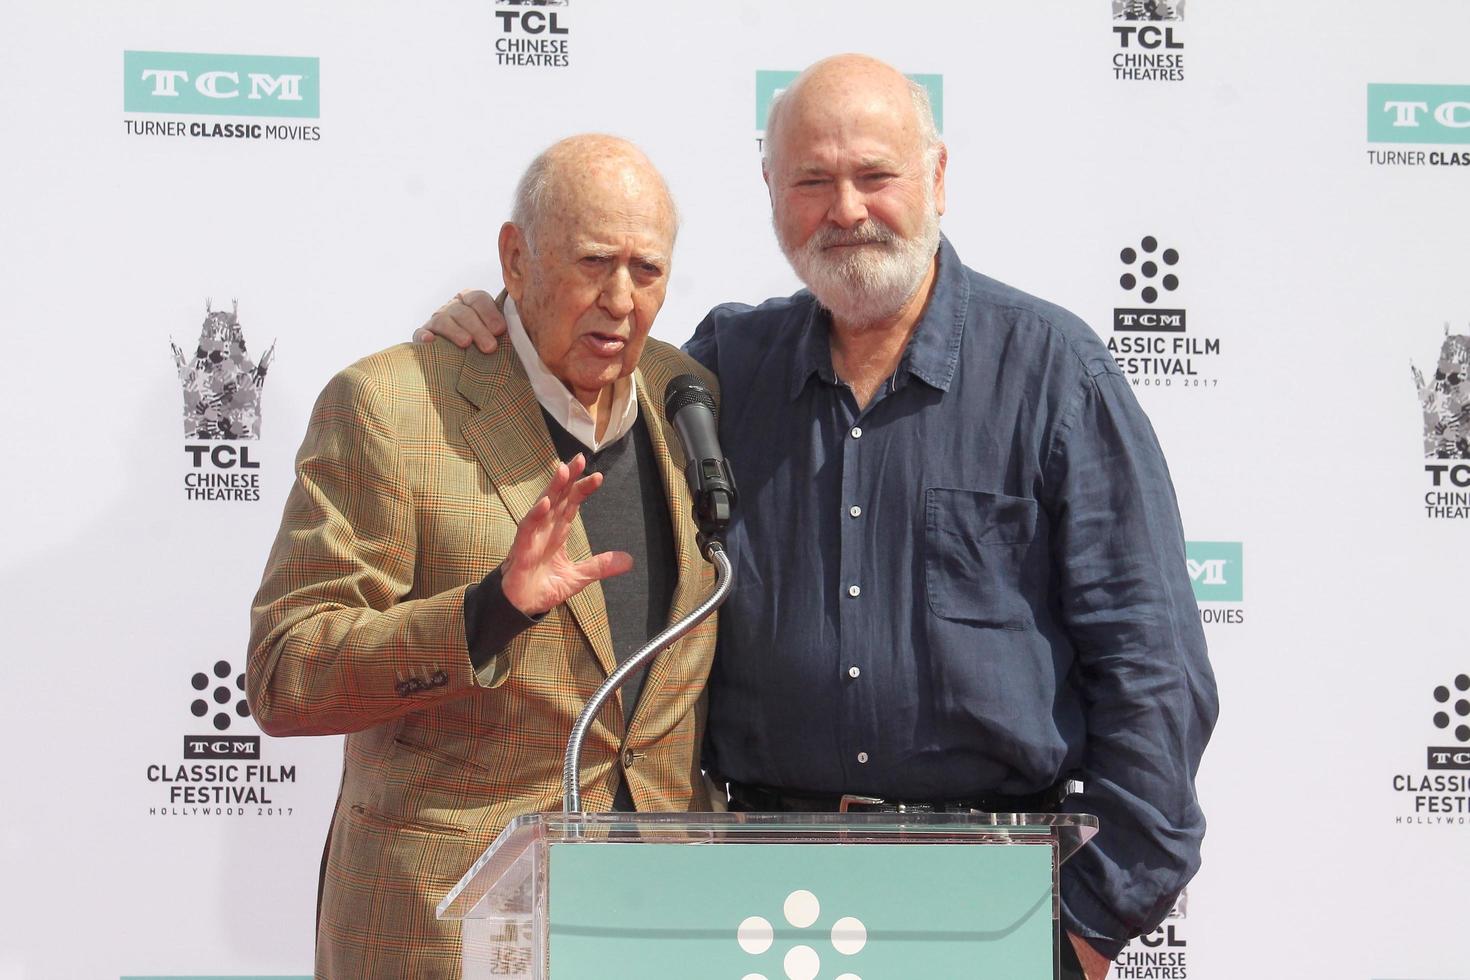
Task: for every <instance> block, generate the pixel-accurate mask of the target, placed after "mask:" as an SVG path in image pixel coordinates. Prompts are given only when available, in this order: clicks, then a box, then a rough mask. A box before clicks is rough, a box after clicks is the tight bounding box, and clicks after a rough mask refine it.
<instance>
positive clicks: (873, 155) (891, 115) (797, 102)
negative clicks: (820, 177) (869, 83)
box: [774, 88, 923, 168]
mask: <svg viewBox="0 0 1470 980" xmlns="http://www.w3.org/2000/svg"><path fill="white" fill-rule="evenodd" d="M897 96H898V97H896V95H895V93H893V92H891V91H887V90H871V89H869V90H856V91H849V92H845V93H843V92H834V93H832V94H831V97H830V98H824V97H823V91H822V90H821V89H817V90H815V91H812V90H809V89H806V88H803V89H801V90H799V91H798V92H797V93H796V94H795V95H794V96H793V98H792V101H791V104H790V105H789V106H785V107H783V111H782V113H781V114H780V115H779V117H778V118H777V126H778V129H779V132H778V133H777V134H776V137H777V138H776V142H775V147H774V151H775V153H774V156H775V159H776V160H777V161H778V162H779V163H778V165H779V166H781V167H783V168H790V167H800V166H804V165H806V164H807V163H809V162H810V161H809V158H810V157H813V156H819V155H823V154H832V153H840V154H842V155H843V156H845V157H859V158H869V159H872V160H874V161H879V160H882V161H887V162H889V163H890V164H900V163H904V162H909V161H916V160H918V159H920V158H921V157H922V155H923V147H922V145H921V140H920V134H919V127H918V125H917V122H916V120H915V118H914V108H913V102H912V99H911V98H910V96H909V95H908V94H907V92H901V93H897Z"/></svg>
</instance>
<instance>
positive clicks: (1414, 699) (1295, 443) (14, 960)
mask: <svg viewBox="0 0 1470 980" xmlns="http://www.w3.org/2000/svg"><path fill="white" fill-rule="evenodd" d="M0 13H3V16H0V22H3V33H0V39H3V49H4V54H3V57H0V139H3V146H4V150H3V152H0V275H3V280H0V281H3V289H0V314H3V324H4V330H5V338H4V352H5V354H4V357H3V358H0V372H3V384H0V419H4V428H5V433H6V434H5V437H4V446H5V449H4V459H5V463H6V466H5V478H4V480H3V491H0V493H3V514H4V518H5V527H6V534H5V539H6V546H5V549H4V552H3V559H0V597H3V598H0V603H3V607H4V610H5V615H4V619H3V633H0V644H3V648H4V662H5V665H6V668H7V669H6V674H7V678H8V680H7V683H6V684H5V685H4V693H3V695H0V697H3V705H4V708H3V710H0V745H3V751H4V776H5V778H4V782H3V787H4V789H3V799H4V806H3V818H0V883H3V884H0V978H6V980H9V978H22V977H24V978H32V977H35V978H54V977H107V978H111V977H132V976H223V975H231V976H239V975H244V974H250V975H272V976H290V975H302V974H306V973H309V972H310V969H311V962H312V919H313V906H314V895H315V887H316V876H317V861H318V857H319V854H320V848H321V844H322V840H323V837H324V834H325V831H326V827H327V821H328V816H329V814H330V811H331V806H332V803H333V799H334V796H335V793H336V788H337V781H338V775H339V759H340V744H339V742H338V740H336V739H332V738H318V739H296V740H282V739H272V738H268V737H262V736H261V734H260V732H259V730H258V729H257V728H256V727H255V725H254V724H253V722H252V720H251V719H250V717H249V715H248V707H247V706H246V704H245V702H244V693H243V690H242V682H241V676H242V672H243V670H244V657H245V639H246V632H247V611H248V605H249V601H250V598H251V596H252V595H253V594H254V590H255V588H256V585H257V582H258V580H259V576H260V572H261V568H262V565H263V563H264V559H265V555H266V552H267V549H268V547H269V544H270V542H271V539H272V537H273V535H274V532H275V528H276V525H277V522H278V520H279V517H280V512H281V506H282V502H283V500H284V497H285V495H286V492H287V489H288V488H289V486H290V483H291V460H292V456H293V453H294V451H295V449H296V447H297V445H298V443H299V441H300V439H301V435H302V431H303V428H304V425H305V422H306V418H307V413H308V409H309V407H310V405H311V403H312V401H313V400H314V398H315V396H316V394H317V392H318V391H319V390H320V389H321V387H322V385H323V384H324V383H325V381H326V380H327V378H328V377H329V376H330V375H331V374H332V373H333V372H335V371H336V370H337V369H338V368H340V367H342V366H343V365H345V364H347V363H349V362H351V361H353V360H355V359H356V358H358V357H360V356H362V355H364V354H366V353H369V352H371V351H373V350H376V349H379V348H382V347H384V346H387V345H389V344H392V343H395V342H399V341H402V340H404V339H406V338H407V337H408V335H409V333H410V330H411V328H413V327H415V326H417V325H418V324H419V323H421V322H422V321H423V320H424V319H425V317H426V315H427V314H428V313H429V312H430V311H432V310H433V309H434V308H435V307H436V306H438V305H439V303H440V302H442V301H443V300H444V299H445V298H446V297H448V296H449V295H450V294H451V293H453V292H454V290H456V289H458V288H461V287H465V286H483V287H487V288H495V287H497V285H498V278H497V273H496V265H495V259H494V244H495V234H496V229H497V227H498V225H499V223H500V222H501V221H502V220H503V219H504V217H505V216H506V214H507V213H508V210H509V201H510V196H511V189H512V185H513V183H514V181H515V179H516V177H517V175H518V174H519V172H520V170H521V169H522V168H523V167H524V166H525V164H526V163H527V162H528V161H529V159H530V158H531V156H532V155H534V153H536V152H537V151H538V150H540V149H541V148H542V147H544V146H545V145H546V144H548V143H550V142H551V141H553V140H554V139H556V138H558V137H561V136H563V135H566V134H568V133H573V132H578V131H585V130H601V131H608V132H613V133H618V134H621V135H624V136H627V137H629V138H631V139H633V140H634V141H636V142H637V143H639V144H640V145H642V146H643V147H644V148H645V149H646V150H647V151H648V152H649V154H650V155H651V156H652V158H653V159H654V161H655V162H656V163H657V164H658V165H659V166H660V167H661V168H662V169H663V170H664V172H665V173H666V174H667V175H668V178H669V181H670V183H671V185H672V187H673V189H674V192H675V194H676V196H677V198H678V200H679V204H680V207H681V209H682V212H683V215H684V218H685V224H684V228H683V231H682V233H681V235H680V239H679V251H678V255H677V257H676V262H675V266H674V277H673V282H672V288H671V289H670V292H669V300H668V303H667V305H666V306H665V308H664V312H663V313H662V315H661V316H660V317H659V320H658V324H657V326H656V327H655V333H656V334H657V335H658V336H661V337H663V338H664V339H667V340H672V341H676V342H678V341H682V340H683V339H684V338H685V337H687V335H688V333H689V332H690V330H691V329H692V328H693V326H694V324H695V323H697V322H698V321H699V319H700V317H701V316H702V315H703V313H704V311H705V310H707V309H708V308H709V307H710V306H712V305H713V304H715V303H717V302H720V301H724V300H730V299H740V300H747V301H758V300H760V299H762V298H764V297H766V296H770V295H774V294H784V293H787V292H790V291H791V290H793V289H794V288H795V287H796V283H795V280H794V278H793V276H792V274H791V273H790V271H789V270H788V268H787V267H786V265H785V263H784V261H783V260H782V258H781V255H780V253H779V251H778V249H777V247H776V245H775V241H774V238H773V236H772V234H771V231H770V226H769V218H768V208H767V200H766V195H765V191H764V188H763V186H762V184H761V180H760V170H759V163H758V149H759V141H760V135H761V133H760V127H761V125H762V119H763V113H764V107H765V106H764V103H765V101H766V100H767V99H768V98H769V96H770V93H771V92H773V91H775V90H776V89H778V88H780V87H781V86H782V85H783V84H784V83H785V81H786V80H787V79H789V77H790V73H791V72H794V71H795V70H797V69H800V68H801V67H803V66H805V65H807V64H809V63H810V62H812V61H813V60H815V59H817V58H819V57H821V56H824V55H827V54H831V53H835V52H839V51H845V50H859V51H865V52H870V53H872V54H875V55H877V56H879V57H881V58H884V59H886V60H888V61H890V62H892V63H893V64H895V65H897V66H899V67H900V68H902V69H903V70H904V71H906V72H910V73H912V74H914V75H915V76H919V77H922V79H923V80H924V81H925V82H926V84H928V85H929V86H930V88H931V90H932V91H934V93H935V95H936V96H937V98H936V99H935V105H936V109H937V111H938V112H939V113H940V115H941V124H942V130H943V134H944V138H945V140H946V142H947V143H948V146H949V150H950V169H949V205H950V209H949V213H948V214H947V215H946V217H945V220H944V227H945V230H946V232H947V233H948V235H949V236H950V238H951V239H952V240H953V241H954V243H955V245H956V247H957V248H958V249H959V251H960V254H961V255H962V256H963V257H964V258H965V259H966V260H967V262H968V263H969V264H971V265H972V266H975V267H976V268H978V269H981V270H983V271H984V272H986V273H988V274H990V275H993V276H996V277H997V278H1000V279H1003V280H1006V281H1009V282H1011V283H1013V284H1015V285H1017V286H1020V287H1021V288H1024V289H1027V290H1029V291H1031V292H1034V293H1038V294H1040V295H1043V296H1045V297H1047V298H1049V299H1052V300H1055V301H1057V302H1060V303H1062V304H1063V305H1065V306H1068V307H1070V308H1071V309H1072V310H1074V311H1076V312H1077V313H1079V314H1081V315H1082V316H1083V317H1084V318H1085V319H1087V320H1088V321H1089V322H1090V323H1091V324H1092V325H1093V327H1094V328H1095V329H1096V330H1097V331H1098V333H1099V334H1100V335H1101V336H1102V337H1103V338H1104V339H1105V340H1106V341H1107V342H1108V343H1109V344H1110V345H1111V346H1112V347H1113V349H1114V350H1115V351H1116V353H1117V356H1118V360H1119V363H1120V364H1121V365H1122V367H1123V370H1124V371H1126V372H1127V374H1128V375H1129V377H1131V378H1132V379H1133V381H1134V383H1135V384H1136V386H1137V392H1138V396H1139V398H1140V399H1141V401H1142V402H1143V404H1144V406H1145V407H1146V409H1147V410H1148V412H1149V415H1150V416H1151V418H1152V419H1153V422H1154V425H1155V427H1156V428H1157V430H1158V432H1159V434H1160V437H1161V439H1162V440H1163V442H1164V446H1165V449H1166V451H1167V452H1168V455H1169V459H1170V461H1171V464H1172V468H1173V472H1174V476H1175V480H1176V483H1177V486H1178V490H1179V496H1180V499H1181V501H1182V504H1183V508H1184V516H1185V524H1186V528H1187V532H1188V535H1189V537H1190V539H1191V546H1190V547H1191V556H1190V557H1191V565H1190V569H1191V574H1192V575H1194V577H1195V586H1196V590H1197V594H1198V597H1199V600H1200V614H1201V616H1202V617H1203V618H1204V622H1205V624H1206V630H1207V633H1208V635H1209V640H1210V647H1211V654H1212V657H1213V660H1214V664H1215V669H1216V671H1217V672H1218V675H1219V681H1220V689H1221V700H1222V704H1223V713H1222V716H1221V721H1220V725H1219V729H1218V731H1217V734H1216V737H1215V740H1214V743H1213V744H1212V745H1211V746H1210V749H1209V751H1208V753H1207V754H1206V756H1205V761H1204V767H1203V770H1202V772H1201V775H1200V792H1201V795H1202V797H1203V802H1204V807H1205V810H1206V813H1207V815H1208V817H1209V820H1210V830H1209V834H1208V838H1207V840H1206V844H1205V863H1204V869H1203V871H1202V872H1201V873H1200V875H1199V876H1198V878H1197V879H1196V880H1195V882H1194V883H1193V884H1192V885H1191V886H1190V889H1189V891H1188V894H1187V900H1186V901H1185V902H1182V903H1181V905H1180V907H1179V908H1178V909H1177V910H1176V915H1175V916H1174V917H1173V918H1171V919H1170V920H1169V922H1168V923H1167V924H1166V926H1165V927H1164V928H1163V929H1161V930H1160V931H1159V932H1157V933H1155V934H1154V935H1152V936H1149V937H1146V938H1145V939H1143V940H1142V941H1141V942H1136V943H1134V944H1133V945H1132V946H1131V947H1130V949H1129V950H1128V952H1127V953H1126V954H1125V958H1124V960H1123V962H1122V965H1121V966H1120V968H1118V969H1117V970H1116V972H1115V975H1116V976H1119V977H1122V978H1125V980H1127V978H1136V980H1150V978H1152V980H1162V978H1188V980H1241V978H1296V977H1322V978H1328V977H1331V978H1362V980H1374V978H1379V980H1386V978H1395V980H1403V978H1413V980H1461V978H1466V977H1470V945H1467V942H1466V939H1465V936H1466V926H1465V908H1466V895H1467V890H1466V885H1467V879H1470V824H1467V821H1470V812H1467V811H1470V789H1467V782H1470V644H1467V642H1466V633H1467V631H1466V627H1465V621H1466V616H1467V610H1470V578H1467V574H1466V569H1467V564H1466V554H1467V546H1470V447H1467V439H1470V339H1467V335H1470V265H1467V261H1466V260H1467V255H1470V251H1467V248H1466V244H1465V235H1466V231H1467V229H1470V60H1467V58H1466V54H1465V51H1466V46H1465V45H1466V39H1467V38H1470V5H1467V4H1465V3H1464V2H1463V0H1420V2H1418V3H1414V4H1403V5H1394V4H1384V3H1381V2H1376V0H1375V2H1369V0H1339V2H1335V3H1328V2H1326V0H1316V2H1313V0H1297V2H1281V0H1271V2H1268V0H1230V2H1228V3H1227V2H1224V0H1180V2H1177V3H1169V2H1166V0H1146V2H1136V0H1129V2H1121V0H1066V2H1063V0H1030V2H1025V3H964V2H959V0H947V2H946V0H942V2H938V3H930V4H894V3H885V2H872V0H844V2H842V3H831V2H816V0H810V2H766V3H754V2H744V3H741V2H724V3H698V4H696V3H688V4H675V3H667V2H666V3H654V2H634V0H617V2H613V0H524V2H512V0H429V2H420V3H415V4H407V3H387V2H381V0H376V2H365V0H359V2H356V3H346V2H339V3H326V2H295V3H285V2H277V0H269V2H267V0H252V2H235V0H230V2H215V3H208V4H201V3H193V2H156V0H155V2H144V0H137V2H131V3H116V4H99V3H78V2H61V0H51V2H44V3H43V2H30V3H24V2H17V0H6V2H5V3H4V4H3V6H0ZM236 331H238V336H239V337H243V344H242V345H237V346H241V347H243V350H244V352H245V353H244V354H243V355H238V356H229V357H216V358H213V359H211V361H210V368H209V370H208V371H206V372H202V373H200V372H192V373H191V368H192V364H193V356H194V352H195V350H196V348H198V347H203V348H204V350H205V352H206V355H208V354H209V353H211V352H213V351H215V350H217V349H221V348H223V347H224V346H225V341H226V340H227V339H228V338H230V337H233V336H236ZM180 359H182V363H183V368H182V369H181V368H180V367H179V364H180ZM226 385H236V386H240V385H254V386H255V387H256V388H257V390H258V394H259V397H258V399H256V400H255V401H254V402H253V403H248V404H246V405H245V407H242V408H240V409H238V410H236V411H233V412H231V413H228V414H226V415H217V414H215V413H209V412H206V413H203V414H200V415H192V414H190V413H189V412H187V411H186V410H185V406H186V404H190V403H194V402H197V401H198V400H199V396H200V393H201V391H205V390H208V389H210V388H214V389H220V388H222V387H223V386H226ZM247 401H248V400H247Z"/></svg>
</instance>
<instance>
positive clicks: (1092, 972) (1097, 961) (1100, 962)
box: [1067, 932, 1113, 980]
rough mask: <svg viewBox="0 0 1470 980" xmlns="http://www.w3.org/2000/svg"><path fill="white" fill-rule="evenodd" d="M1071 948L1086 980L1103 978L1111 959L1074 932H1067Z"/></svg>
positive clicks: (1101, 979) (1111, 963) (1111, 962)
mask: <svg viewBox="0 0 1470 980" xmlns="http://www.w3.org/2000/svg"><path fill="white" fill-rule="evenodd" d="M1067 938H1068V939H1070V940H1071V941H1072V948H1073V949H1075V950H1076V951H1077V962H1078V963H1080V964H1081V965H1082V975H1083V976H1084V977H1086V978H1087V980H1104V978H1105V977H1106V976H1107V975H1108V967H1110V966H1112V965H1113V961H1112V960H1110V959H1108V958H1107V957H1106V956H1104V955H1103V954H1101V953H1099V952H1098V951H1097V950H1095V949H1093V948H1092V945H1091V944H1090V943H1089V942H1088V941H1087V940H1085V939H1083V938H1082V937H1081V936H1079V935H1077V934H1076V933H1072V932H1069V933H1067Z"/></svg>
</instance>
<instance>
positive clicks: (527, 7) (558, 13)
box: [495, 0, 572, 68]
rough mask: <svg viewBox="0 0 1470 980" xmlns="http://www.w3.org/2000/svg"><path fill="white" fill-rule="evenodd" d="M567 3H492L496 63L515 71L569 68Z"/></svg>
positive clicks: (522, 0)
mask: <svg viewBox="0 0 1470 980" xmlns="http://www.w3.org/2000/svg"><path fill="white" fill-rule="evenodd" d="M567 5H568V0H495V22H496V23H495V30H496V35H495V63H496V64H497V65H507V66H511V67H515V68H565V67H567V66H568V65H569V64H571V44H572V41H571V33H572V30H571V26H570V17H569V15H568V13H567Z"/></svg>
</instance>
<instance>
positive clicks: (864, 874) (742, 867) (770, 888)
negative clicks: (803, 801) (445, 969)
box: [438, 813, 1097, 980]
mask: <svg viewBox="0 0 1470 980" xmlns="http://www.w3.org/2000/svg"><path fill="white" fill-rule="evenodd" d="M1096 830H1097V820H1096V819H1095V818H1094V817H1091V816H1086V815H1077V814H994V813H972V814H891V813H864V814H836V813H832V814H810V813H803V814H789V813H770V814H767V813H679V814H672V813H670V814H641V813H639V814H631V813H630V814H623V813H616V814H612V813H608V814H584V813H572V814H534V815H529V816H525V817H519V818H517V819H516V820H515V821H513V822H512V823H511V824H510V826H508V827H507V828H506V829H505V831H504V832H503V833H502V834H501V835H500V837H498V838H497V839H496V841H495V843H494V844H492V845H491V846H490V848H489V849H488V850H486V851H485V853H484V854H483V855H481V856H480V858H479V859H478V860H477V861H476V862H475V864H474V866H473V867H471V868H470V869H469V871H467V872H466V873H465V875H464V877H463V878H462V879H461V880H460V882H459V883H458V884H457V885H456V886H455V887H454V889H453V890H451V891H450V893H449V894H448V895H447V896H445V898H444V901H443V902H441V903H440V905H439V910H438V914H439V917H440V918H441V919H455V920H460V921H461V923H462V938H463V947H464V953H463V963H464V976H465V978H466V980H476V978H480V977H487V978H488V977H496V978H504V977H514V978H519V980H551V978H554V980H585V978H588V977H596V978H598V980H635V978H636V980H689V978H691V977H700V978H717V977H728V978H730V980H912V978H914V977H965V978H967V980H1053V978H1054V977H1055V976H1056V969H1057V966H1056V955H1057V938H1058V933H1057V921H1058V916H1059V913H1060V903H1059V900H1058V898H1057V872H1058V869H1059V868H1060V866H1061V863H1062V862H1063V861H1065V860H1066V859H1067V858H1068V857H1069V856H1070V855H1071V854H1072V853H1073V852H1075V851H1076V849H1077V848H1079V847H1081V846H1082V845H1083V844H1085V843H1086V841H1087V840H1088V839H1090V838H1091V836H1092V835H1093V834H1094V833H1096Z"/></svg>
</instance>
